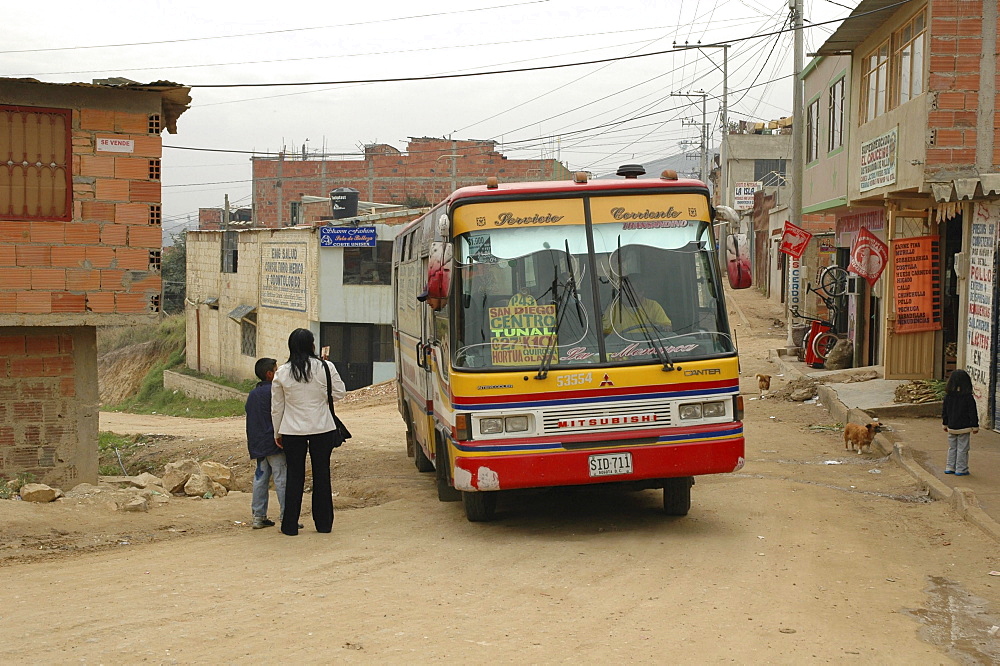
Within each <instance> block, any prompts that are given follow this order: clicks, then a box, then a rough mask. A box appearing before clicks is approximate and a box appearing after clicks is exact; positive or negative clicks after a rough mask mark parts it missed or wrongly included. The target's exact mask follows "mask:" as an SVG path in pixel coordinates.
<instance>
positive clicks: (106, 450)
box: [97, 431, 163, 476]
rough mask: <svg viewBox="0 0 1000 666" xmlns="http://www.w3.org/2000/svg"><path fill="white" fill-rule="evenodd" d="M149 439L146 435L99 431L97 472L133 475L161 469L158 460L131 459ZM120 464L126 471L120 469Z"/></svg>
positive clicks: (102, 474)
mask: <svg viewBox="0 0 1000 666" xmlns="http://www.w3.org/2000/svg"><path fill="white" fill-rule="evenodd" d="M150 441H151V440H150V438H149V436H148V435H132V436H124V435H116V434H115V433H113V432H107V431H101V432H100V433H98V434H97V473H98V474H100V475H101V476H135V475H136V474H142V473H143V472H149V473H151V474H156V473H157V471H160V470H162V469H163V465H162V464H160V463H159V462H158V461H153V460H147V461H141V460H140V461H133V460H132V458H133V457H134V456H135V454H136V453H140V452H141V449H142V448H143V447H145V446H146V445H147V444H149V443H150ZM119 456H120V459H119ZM122 465H125V470H127V471H123V470H122Z"/></svg>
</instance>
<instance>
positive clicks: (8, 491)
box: [0, 472, 35, 499]
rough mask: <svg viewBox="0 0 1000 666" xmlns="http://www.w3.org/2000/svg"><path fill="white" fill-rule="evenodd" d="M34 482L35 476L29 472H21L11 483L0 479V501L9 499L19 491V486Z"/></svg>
mask: <svg viewBox="0 0 1000 666" xmlns="http://www.w3.org/2000/svg"><path fill="white" fill-rule="evenodd" d="M34 482H35V475H34V474H32V473H31V472H21V473H20V474H18V475H17V476H15V477H14V480H13V481H10V480H8V479H0V499H10V498H11V497H13V496H14V495H16V494H17V493H18V491H20V490H21V486H23V485H25V484H27V483H34Z"/></svg>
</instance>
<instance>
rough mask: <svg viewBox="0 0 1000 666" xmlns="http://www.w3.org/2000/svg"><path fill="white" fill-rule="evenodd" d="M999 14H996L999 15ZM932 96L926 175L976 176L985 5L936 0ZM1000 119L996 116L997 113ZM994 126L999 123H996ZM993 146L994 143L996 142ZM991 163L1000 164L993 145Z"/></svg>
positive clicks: (974, 0) (931, 17)
mask: <svg viewBox="0 0 1000 666" xmlns="http://www.w3.org/2000/svg"><path fill="white" fill-rule="evenodd" d="M994 11H995V10H994ZM928 29H929V33H928V36H929V49H930V77H929V79H928V82H927V87H928V91H929V92H930V94H931V100H932V102H931V104H932V106H931V109H930V111H929V114H928V126H929V128H928V129H929V132H930V134H929V136H928V146H927V163H926V170H927V174H928V178H929V179H930V180H935V179H936V178H937V176H936V175H935V174H942V175H943V176H947V177H956V176H961V175H963V172H968V173H967V174H966V175H974V174H973V172H974V171H975V165H976V158H977V154H976V141H977V133H978V130H977V117H978V113H979V90H980V87H981V81H980V70H981V68H982V66H983V58H986V57H992V58H994V60H995V59H996V56H995V55H984V54H983V2H982V0H934V2H932V3H929V4H928ZM994 116H995V114H994ZM990 122H991V123H995V122H996V121H995V120H993V119H991V120H990ZM991 143H992V142H991ZM991 150H992V151H993V153H994V154H992V155H989V156H988V158H987V161H988V163H989V164H1000V149H998V148H997V147H995V146H991Z"/></svg>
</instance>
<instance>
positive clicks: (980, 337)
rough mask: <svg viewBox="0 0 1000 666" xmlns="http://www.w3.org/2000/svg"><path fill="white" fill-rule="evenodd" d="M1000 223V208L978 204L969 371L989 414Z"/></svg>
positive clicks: (971, 275) (973, 244)
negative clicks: (994, 281) (995, 274)
mask: <svg viewBox="0 0 1000 666" xmlns="http://www.w3.org/2000/svg"><path fill="white" fill-rule="evenodd" d="M997 220H1000V205H997V204H986V203H977V204H975V206H974V207H973V209H972V234H971V235H970V236H969V276H968V277H969V282H968V284H969V311H968V313H967V314H968V316H969V325H968V328H967V329H966V343H967V347H966V354H965V357H966V358H965V369H966V371H968V373H969V376H970V377H972V385H973V390H974V392H975V394H976V399H977V401H981V404H980V410H981V411H983V412H985V409H984V408H985V407H986V402H987V395H988V393H989V386H990V358H991V357H992V352H991V340H992V339H993V329H992V326H993V311H994V307H993V278H994V266H995V263H994V262H995V257H994V254H995V248H996V242H997Z"/></svg>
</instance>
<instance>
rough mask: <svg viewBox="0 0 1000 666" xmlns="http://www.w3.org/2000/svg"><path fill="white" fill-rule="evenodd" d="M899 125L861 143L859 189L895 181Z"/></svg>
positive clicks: (871, 187)
mask: <svg viewBox="0 0 1000 666" xmlns="http://www.w3.org/2000/svg"><path fill="white" fill-rule="evenodd" d="M898 136H899V127H898V126H897V127H894V128H892V129H891V130H890V131H888V132H886V133H885V134H883V135H882V136H877V137H875V138H874V139H872V140H871V141H865V142H864V143H862V144H861V191H862V192H866V191H868V190H873V189H875V188H876V187H882V186H883V185H892V184H893V183H895V182H896V152H897V151H896V146H897V143H898V142H897V137H898Z"/></svg>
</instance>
